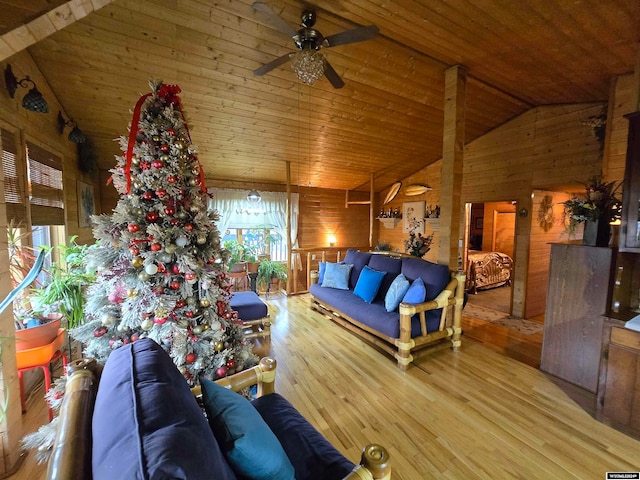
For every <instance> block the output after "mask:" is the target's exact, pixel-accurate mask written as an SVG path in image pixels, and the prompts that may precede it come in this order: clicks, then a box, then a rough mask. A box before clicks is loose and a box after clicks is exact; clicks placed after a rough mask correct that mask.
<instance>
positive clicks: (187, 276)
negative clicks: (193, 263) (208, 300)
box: [184, 272, 196, 281]
mask: <svg viewBox="0 0 640 480" xmlns="http://www.w3.org/2000/svg"><path fill="white" fill-rule="evenodd" d="M184 279H185V280H187V281H191V280H195V279H196V274H195V273H193V272H187V273H185V274H184Z"/></svg>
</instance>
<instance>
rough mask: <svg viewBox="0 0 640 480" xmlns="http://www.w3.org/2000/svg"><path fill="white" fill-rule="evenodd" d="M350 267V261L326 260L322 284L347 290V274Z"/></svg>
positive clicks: (351, 266) (349, 272)
mask: <svg viewBox="0 0 640 480" xmlns="http://www.w3.org/2000/svg"><path fill="white" fill-rule="evenodd" d="M352 268H353V265H352V264H350V263H330V262H327V264H326V266H325V270H324V279H323V280H322V286H323V287H330V288H339V289H340V290H349V275H350V274H351V269H352Z"/></svg>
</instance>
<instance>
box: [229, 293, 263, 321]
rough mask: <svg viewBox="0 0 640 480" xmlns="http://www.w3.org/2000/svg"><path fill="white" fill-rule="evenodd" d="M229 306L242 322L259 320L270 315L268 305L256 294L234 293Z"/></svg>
mask: <svg viewBox="0 0 640 480" xmlns="http://www.w3.org/2000/svg"><path fill="white" fill-rule="evenodd" d="M229 305H230V307H231V309H232V310H235V311H236V312H238V318H239V319H240V320H246V321H248V320H257V319H259V318H264V317H266V316H267V315H268V314H269V309H268V308H267V304H266V303H264V302H263V301H262V299H261V298H260V297H259V296H258V295H256V293H255V292H234V293H233V295H231V299H230V301H229Z"/></svg>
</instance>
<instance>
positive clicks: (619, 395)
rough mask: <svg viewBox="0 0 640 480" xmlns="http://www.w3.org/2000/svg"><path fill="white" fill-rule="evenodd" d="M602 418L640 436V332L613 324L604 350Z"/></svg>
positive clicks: (600, 417)
mask: <svg viewBox="0 0 640 480" xmlns="http://www.w3.org/2000/svg"><path fill="white" fill-rule="evenodd" d="M604 360H605V361H603V371H602V375H601V377H602V378H601V385H600V387H601V390H602V392H599V395H598V417H599V419H600V420H601V421H603V422H605V423H608V424H610V425H611V426H613V427H616V428H619V429H621V430H623V431H625V432H626V433H629V434H631V435H634V436H636V437H638V436H640V332H636V331H633V330H629V329H626V328H623V327H621V326H611V327H610V340H609V344H608V349H607V350H605V352H604Z"/></svg>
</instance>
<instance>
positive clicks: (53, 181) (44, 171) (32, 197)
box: [27, 142, 64, 225]
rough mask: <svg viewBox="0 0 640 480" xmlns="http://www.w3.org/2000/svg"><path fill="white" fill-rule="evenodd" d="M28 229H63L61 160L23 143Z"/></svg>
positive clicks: (28, 143) (35, 146)
mask: <svg viewBox="0 0 640 480" xmlns="http://www.w3.org/2000/svg"><path fill="white" fill-rule="evenodd" d="M27 166H28V175H29V187H30V191H29V203H30V204H31V224H32V225H64V195H63V192H62V159H61V158H59V157H57V156H55V155H53V154H52V153H49V152H47V151H46V150H44V149H43V148H41V147H38V146H37V145H34V144H33V143H31V142H27Z"/></svg>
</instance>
